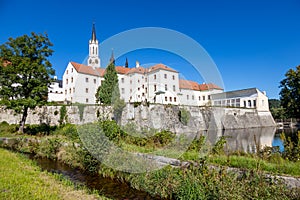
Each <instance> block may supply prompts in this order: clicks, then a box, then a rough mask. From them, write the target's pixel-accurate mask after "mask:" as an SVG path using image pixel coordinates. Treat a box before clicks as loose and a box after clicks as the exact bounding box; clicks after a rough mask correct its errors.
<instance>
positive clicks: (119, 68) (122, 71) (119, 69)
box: [116, 66, 130, 74]
mask: <svg viewBox="0 0 300 200" xmlns="http://www.w3.org/2000/svg"><path fill="white" fill-rule="evenodd" d="M116 71H117V73H118V74H127V73H128V72H129V71H130V68H126V67H122V66H116Z"/></svg>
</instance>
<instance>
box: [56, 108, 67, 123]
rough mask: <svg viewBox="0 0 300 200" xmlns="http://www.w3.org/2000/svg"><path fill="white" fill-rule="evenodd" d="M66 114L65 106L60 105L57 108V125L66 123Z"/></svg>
mask: <svg viewBox="0 0 300 200" xmlns="http://www.w3.org/2000/svg"><path fill="white" fill-rule="evenodd" d="M67 120H68V115H67V107H66V106H65V105H63V106H61V107H60V109H59V120H58V123H59V125H63V124H65V123H67Z"/></svg>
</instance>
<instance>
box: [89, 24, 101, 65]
mask: <svg viewBox="0 0 300 200" xmlns="http://www.w3.org/2000/svg"><path fill="white" fill-rule="evenodd" d="M88 65H89V66H92V67H93V68H95V67H100V58H99V43H98V40H97V38H96V28H95V23H93V28H92V38H91V39H90V40H89V58H88Z"/></svg>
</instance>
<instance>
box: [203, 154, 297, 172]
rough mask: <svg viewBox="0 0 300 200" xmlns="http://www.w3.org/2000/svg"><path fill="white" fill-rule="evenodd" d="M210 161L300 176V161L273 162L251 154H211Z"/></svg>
mask: <svg viewBox="0 0 300 200" xmlns="http://www.w3.org/2000/svg"><path fill="white" fill-rule="evenodd" d="M208 162H209V163H212V164H218V165H222V166H230V167H236V168H244V169H251V170H255V169H256V170H261V171H266V172H270V173H274V174H281V175H291V176H295V177H300V170H299V169H300V162H299V161H298V162H291V161H288V160H284V161H282V162H280V161H279V162H277V163H274V162H271V161H266V160H262V159H260V158H257V157H250V156H236V155H231V156H225V155H218V156H210V157H209V158H208Z"/></svg>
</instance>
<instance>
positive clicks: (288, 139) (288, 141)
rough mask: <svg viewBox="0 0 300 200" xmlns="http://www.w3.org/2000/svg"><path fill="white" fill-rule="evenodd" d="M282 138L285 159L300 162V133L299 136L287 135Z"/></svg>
mask: <svg viewBox="0 0 300 200" xmlns="http://www.w3.org/2000/svg"><path fill="white" fill-rule="evenodd" d="M280 138H281V140H282V141H283V145H284V152H283V157H284V158H285V159H287V160H290V161H295V162H296V161H299V160H300V131H298V134H295V135H291V136H286V135H285V133H281V134H280Z"/></svg>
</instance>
